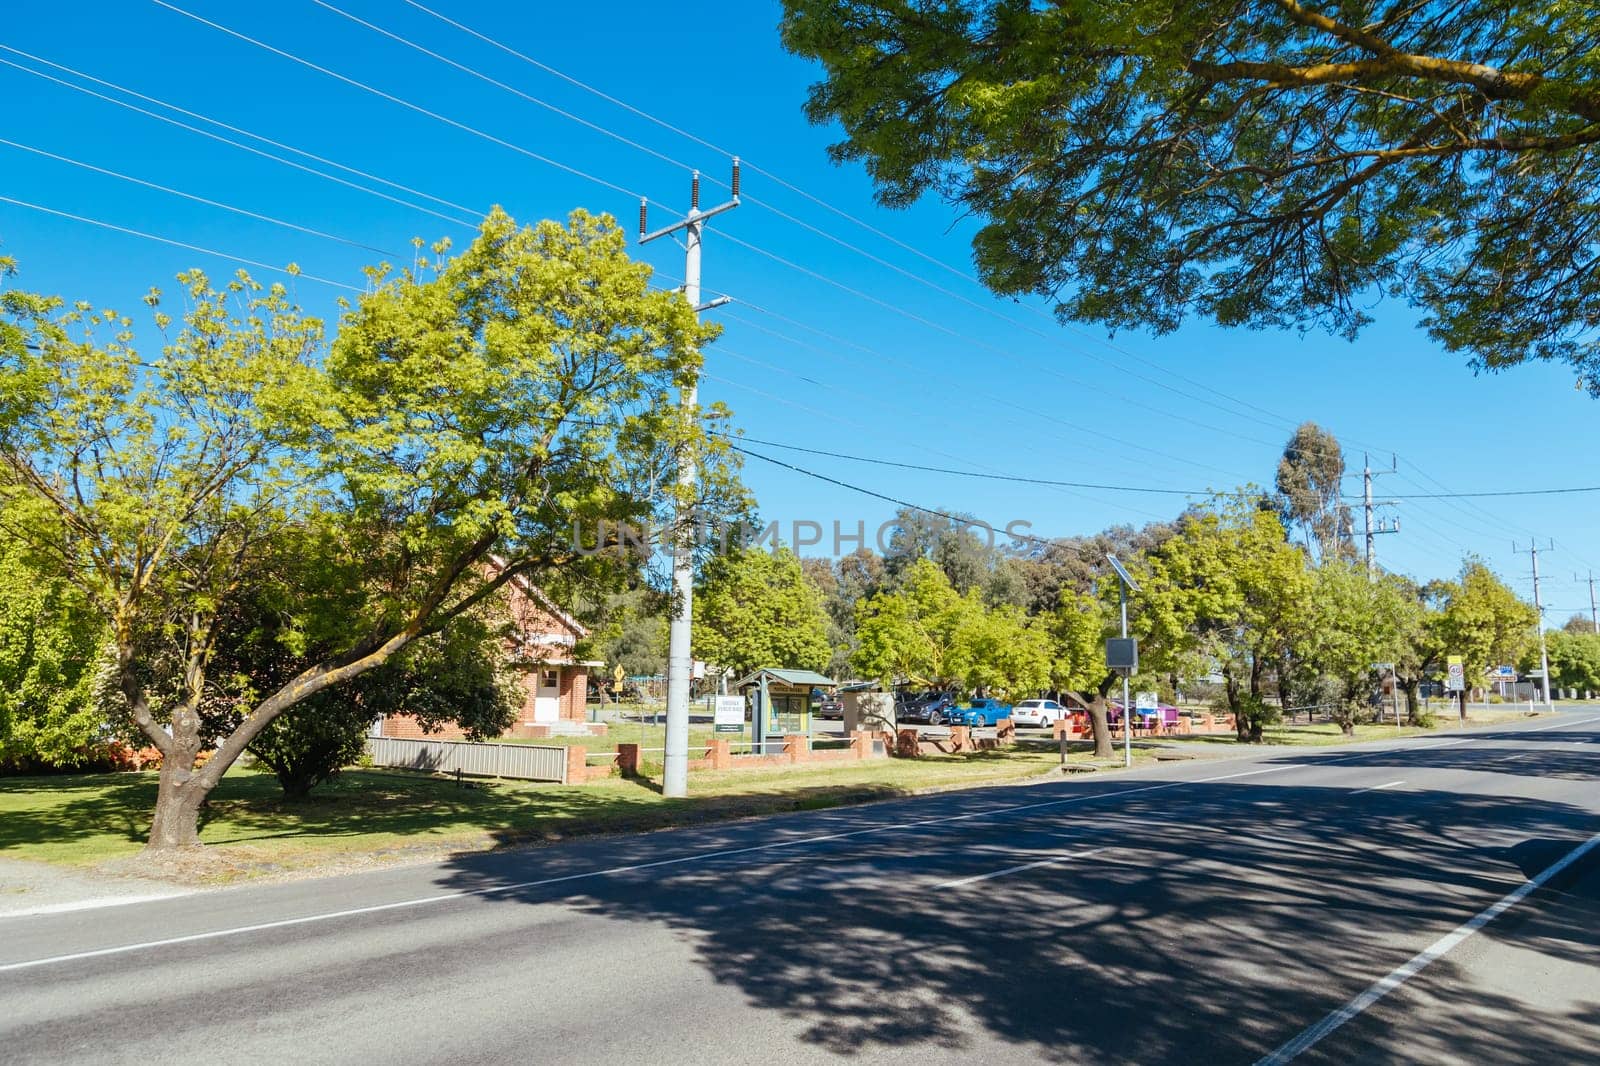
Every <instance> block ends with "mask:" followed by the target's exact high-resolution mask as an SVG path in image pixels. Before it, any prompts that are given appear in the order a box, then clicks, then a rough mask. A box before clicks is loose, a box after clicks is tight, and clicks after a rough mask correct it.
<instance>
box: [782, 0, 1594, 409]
mask: <svg viewBox="0 0 1600 1066" xmlns="http://www.w3.org/2000/svg"><path fill="white" fill-rule="evenodd" d="M784 12H785V14H784V19H783V23H782V33H783V40H784V43H785V44H786V45H787V46H788V48H789V49H790V50H792V51H794V52H796V53H798V54H799V55H801V56H804V57H807V58H810V59H813V60H816V61H818V62H819V63H821V65H822V67H823V72H824V80H823V81H822V82H821V83H819V84H818V85H816V86H814V87H813V89H812V91H811V95H810V99H809V102H808V104H807V112H808V114H809V115H810V117H811V118H812V119H813V120H814V121H816V122H819V123H834V122H837V123H839V124H840V125H841V126H842V127H843V129H844V131H845V135H846V136H845V140H844V141H843V142H842V143H840V144H837V145H835V146H834V147H833V148H832V149H831V153H832V155H833V158H834V159H835V160H837V161H845V160H860V161H862V162H864V163H865V165H866V168H867V170H868V172H869V173H870V175H871V176H872V178H873V180H874V181H875V182H876V184H877V188H878V195H879V198H880V200H882V201H883V202H884V203H886V204H889V205H891V206H904V205H907V204H910V203H912V202H914V201H916V200H917V199H919V198H920V197H922V196H924V195H926V194H928V193H930V192H931V193H934V194H937V195H942V196H943V197H944V198H946V199H947V200H948V201H949V202H951V203H952V204H953V205H955V206H957V207H958V208H959V209H960V210H961V212H962V213H963V214H970V215H972V216H974V217H977V218H979V219H982V220H984V225H983V226H982V228H981V229H980V230H979V231H978V233H977V235H976V237H975V239H974V255H975V259H976V262H977V266H978V270H979V273H980V274H981V276H982V278H983V280H984V281H985V282H986V283H987V284H988V285H989V286H990V287H991V288H992V289H994V290H995V291H996V292H999V293H1003V294H1007V295H1020V294H1023V293H1037V294H1040V295H1043V296H1045V297H1046V298H1049V299H1052V300H1054V301H1056V305H1057V308H1058V311H1059V313H1060V314H1062V315H1063V316H1066V317H1071V318H1077V319H1081V320H1086V321H1092V322H1100V323H1104V324H1106V325H1108V326H1111V327H1114V328H1115V327H1139V328H1152V329H1155V330H1158V331H1167V330H1171V329H1174V328H1176V327H1177V325H1178V323H1179V322H1180V321H1181V320H1182V319H1183V318H1184V316H1186V315H1189V314H1199V315H1204V316H1206V317H1209V318H1212V319H1214V320H1216V321H1217V322H1219V323H1222V324H1224V325H1249V326H1255V327H1262V326H1266V327H1288V328H1300V329H1304V328H1308V327H1323V328H1326V329H1329V330H1331V331H1334V332H1336V333H1338V334H1340V335H1344V336H1354V335H1355V334H1356V332H1357V331H1358V330H1359V329H1360V328H1361V327H1362V326H1363V325H1364V324H1365V323H1366V322H1367V321H1368V320H1369V315H1368V313H1367V311H1366V308H1367V307H1368V305H1369V302H1370V301H1369V300H1368V299H1367V298H1366V297H1365V295H1364V294H1366V293H1369V292H1373V291H1379V292H1383V293H1385V294H1392V295H1395V296H1399V297H1401V298H1403V299H1405V300H1407V301H1408V302H1410V303H1411V304H1413V305H1415V306H1417V307H1418V308H1420V309H1421V311H1422V313H1423V316H1424V317H1423V321H1424V324H1425V325H1426V326H1427V328H1428V330H1429V332H1430V333H1431V334H1432V335H1433V336H1434V337H1435V338H1436V339H1437V340H1438V341H1439V342H1440V343H1442V344H1443V345H1444V346H1445V347H1446V348H1447V349H1449V350H1451V351H1457V352H1462V353H1465V354H1466V355H1467V356H1469V357H1470V358H1471V360H1472V362H1473V364H1474V366H1476V367H1486V368H1490V369H1496V368H1500V367H1504V366H1509V365H1513V364H1517V363H1521V362H1523V361H1525V360H1528V359H1544V360H1559V361H1564V362H1567V363H1570V364H1571V365H1573V366H1575V367H1576V368H1577V369H1578V371H1579V373H1580V375H1581V380H1582V382H1583V383H1584V384H1585V385H1586V386H1587V388H1588V389H1589V390H1590V391H1591V393H1594V394H1596V395H1600V373H1597V370H1600V334H1597V332H1596V330H1595V329H1594V325H1595V322H1594V317H1593V308H1594V306H1595V304H1596V297H1597V295H1600V274H1597V273H1596V272H1595V271H1594V270H1593V259H1594V255H1595V248H1596V244H1597V240H1600V230H1597V228H1596V227H1597V225H1600V224H1597V222H1596V220H1595V219H1596V192H1597V187H1600V166H1597V164H1596V160H1597V149H1596V145H1597V144H1600V59H1597V58H1596V50H1595V49H1594V48H1593V47H1592V44H1591V40H1592V34H1591V29H1592V24H1593V17H1594V14H1593V9H1592V7H1591V6H1590V5H1588V4H1583V3H1573V2H1566V0H1563V2H1557V3H1549V2H1538V3H1535V2H1531V0H1521V2H1517V0H1470V2H1463V3H1452V4H1436V3H1415V4H1393V3H1379V2H1377V0H1342V2H1340V3H1337V4H1327V3H1324V4H1311V3H1307V2H1304V0H1190V2H1186V3H1171V2H1160V3H1158V2H1154V0H1058V2H1054V3H1024V2H1018V0H970V2H964V3H951V4H927V3H920V2H915V0H785V3H784Z"/></svg>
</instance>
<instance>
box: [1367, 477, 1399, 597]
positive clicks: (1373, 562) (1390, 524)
mask: <svg viewBox="0 0 1600 1066" xmlns="http://www.w3.org/2000/svg"><path fill="white" fill-rule="evenodd" d="M1391 463H1394V464H1395V465H1396V466H1398V461H1397V460H1393V459H1391ZM1379 473H1384V471H1379ZM1372 478H1373V473H1372V460H1371V459H1370V458H1369V457H1368V455H1367V453H1366V452H1362V453H1361V501H1362V504H1361V509H1362V511H1363V513H1364V514H1365V516H1366V537H1367V551H1366V557H1367V580H1368V581H1371V580H1372V579H1373V577H1374V576H1375V575H1376V572H1377V565H1378V561H1377V558H1376V556H1375V553H1374V551H1373V548H1374V544H1373V541H1374V538H1375V537H1377V536H1378V534H1380V533H1398V532H1400V520H1399V519H1398V518H1396V519H1393V520H1392V521H1390V520H1380V521H1379V522H1378V523H1377V524H1376V525H1374V524H1373V508H1374V507H1377V506H1378V505H1379V504H1380V503H1393V502H1394V501H1393V500H1380V501H1374V500H1373V498H1372Z"/></svg>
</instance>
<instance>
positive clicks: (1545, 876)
mask: <svg viewBox="0 0 1600 1066" xmlns="http://www.w3.org/2000/svg"><path fill="white" fill-rule="evenodd" d="M1596 847H1600V833H1596V834H1595V835H1594V836H1592V837H1590V838H1589V839H1588V840H1586V841H1584V842H1583V843H1582V844H1579V845H1578V846H1577V847H1575V848H1573V849H1572V850H1571V851H1569V852H1567V853H1566V854H1565V855H1563V856H1562V857H1561V858H1560V859H1559V860H1557V861H1556V862H1555V863H1553V864H1552V865H1550V866H1547V867H1545V868H1544V870H1542V871H1541V872H1540V873H1539V874H1538V875H1537V876H1535V877H1534V878H1533V879H1532V880H1529V881H1524V882H1523V883H1522V884H1520V885H1518V886H1517V887H1516V889H1515V890H1513V891H1512V892H1509V893H1507V894H1506V895H1504V896H1502V897H1501V898H1500V899H1499V900H1497V901H1496V902H1495V903H1494V904H1492V905H1491V906H1489V907H1486V908H1484V909H1483V910H1481V911H1479V912H1478V913H1477V914H1476V915H1474V916H1473V917H1472V918H1470V919H1468V920H1467V921H1465V922H1463V923H1462V924H1460V925H1458V926H1456V928H1455V929H1453V930H1451V931H1450V932H1449V933H1446V934H1445V935H1444V936H1442V937H1440V938H1439V939H1438V940H1435V941H1434V942H1433V943H1432V944H1430V945H1428V947H1426V948H1425V949H1423V950H1422V951H1420V952H1418V953H1417V954H1416V955H1414V956H1412V958H1411V961H1409V962H1407V963H1406V964H1405V965H1404V966H1401V967H1399V968H1397V969H1395V970H1393V971H1392V972H1390V973H1389V975H1388V976H1387V977H1384V978H1383V979H1382V980H1380V981H1376V982H1374V983H1373V985H1372V986H1371V987H1370V988H1368V989H1367V990H1366V991H1365V992H1363V993H1361V994H1360V995H1359V996H1357V997H1356V998H1355V999H1352V1000H1351V1001H1350V1002H1349V1003H1346V1004H1345V1005H1344V1006H1343V1007H1340V1008H1339V1009H1338V1010H1336V1011H1334V1012H1333V1013H1332V1014H1330V1015H1328V1016H1327V1017H1326V1018H1324V1019H1322V1020H1321V1021H1320V1022H1318V1023H1317V1024H1316V1025H1313V1026H1312V1027H1311V1028H1309V1029H1307V1030H1306V1031H1305V1032H1303V1033H1301V1034H1300V1035H1299V1036H1297V1037H1295V1038H1294V1039H1293V1040H1291V1041H1289V1042H1288V1043H1287V1044H1284V1045H1283V1046H1282V1047H1280V1048H1278V1049H1277V1050H1276V1051H1274V1052H1272V1053H1271V1054H1270V1055H1267V1056H1266V1057H1264V1058H1261V1059H1258V1060H1257V1061H1256V1066H1282V1064H1283V1063H1286V1062H1289V1061H1290V1060H1292V1059H1294V1058H1296V1057H1298V1056H1299V1055H1302V1054H1304V1053H1305V1052H1307V1051H1309V1050H1310V1049H1311V1048H1313V1047H1315V1046H1316V1045H1317V1044H1318V1043H1320V1042H1321V1041H1322V1039H1323V1038H1324V1037H1326V1036H1328V1034H1330V1033H1332V1032H1333V1031H1334V1030H1336V1029H1338V1028H1339V1027H1340V1026H1342V1025H1344V1023H1345V1022H1348V1021H1350V1020H1351V1019H1352V1018H1355V1017H1358V1016H1359V1015H1360V1014H1361V1013H1362V1012H1363V1011H1365V1010H1366V1009H1367V1008H1369V1007H1371V1006H1372V1005H1373V1004H1374V1003H1377V1002H1378V1001H1379V1000H1380V999H1382V998H1383V997H1385V996H1387V995H1388V994H1389V993H1390V992H1393V991H1394V990H1395V989H1397V988H1399V987H1400V986H1401V985H1403V984H1405V983H1406V982H1407V981H1409V980H1411V979H1412V978H1413V977H1415V976H1416V975H1417V974H1419V973H1421V972H1422V971H1423V970H1425V969H1427V968H1428V967H1429V966H1431V965H1433V963H1434V962H1436V961H1438V960H1439V959H1440V958H1441V957H1443V956H1444V955H1445V954H1447V953H1448V952H1449V951H1450V950H1451V949H1452V948H1454V947H1455V946H1456V945H1458V944H1460V943H1461V942H1462V941H1463V940H1466V939H1467V938H1468V937H1470V936H1472V935H1473V934H1474V933H1476V932H1477V931H1478V930H1480V929H1482V928H1483V927H1484V926H1486V925H1488V924H1489V923H1490V922H1492V921H1494V920H1495V919H1496V918H1498V917H1500V915H1502V914H1504V913H1505V912H1506V911H1508V910H1510V909H1511V908H1512V907H1515V906H1516V905H1517V904H1518V903H1521V902H1522V901H1523V900H1524V899H1527V898H1528V896H1530V895H1532V894H1533V893H1534V892H1536V891H1538V890H1539V889H1540V888H1542V887H1544V885H1545V883H1546V882H1548V881H1549V880H1550V879H1551V878H1553V877H1555V876H1557V875H1558V874H1560V873H1561V871H1563V870H1565V869H1566V868H1567V867H1569V866H1571V865H1572V864H1573V863H1575V862H1577V861H1578V860H1579V859H1581V858H1583V857H1584V856H1585V855H1587V854H1588V853H1589V852H1591V851H1593V850H1594V849H1595V848H1596Z"/></svg>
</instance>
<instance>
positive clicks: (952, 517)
mask: <svg viewBox="0 0 1600 1066" xmlns="http://www.w3.org/2000/svg"><path fill="white" fill-rule="evenodd" d="M728 447H730V448H732V449H733V450H734V451H736V452H740V453H742V454H744V455H748V456H750V457H751V458H754V459H760V460H762V461H763V462H767V463H771V464H772V465H773V466H781V467H783V468H784V469H785V470H792V471H794V472H795V473H797V474H804V475H805V476H806V477H809V478H815V479H816V480H818V481H825V482H827V483H828V484H830V485H837V486H838V487H839V488H842V489H849V490H850V491H851V492H859V493H861V494H862V495H864V496H871V497H872V498H874V499H878V500H883V501H884V502H885V503H892V504H895V505H896V506H899V507H907V508H910V509H911V510H913V511H920V512H922V513H923V514H931V515H934V516H935V517H937V518H944V519H948V520H949V521H951V522H958V523H962V524H967V523H969V522H971V521H972V519H971V518H970V517H968V516H965V515H956V514H951V513H950V512H949V511H940V510H936V509H935V508H932V507H924V506H922V505H921V504H917V503H912V502H911V501H909V500H902V499H900V498H899V497H898V496H890V495H889V494H887V493H883V492H878V491H876V490H874V489H869V488H865V487H864V486H861V485H854V484H851V483H850V482H848V481H841V480H839V479H838V478H834V477H829V476H828V475H827V474H819V473H817V472H816V471H815V470H807V469H806V468H805V467H803V466H795V465H794V464H793V463H786V462H784V461H783V460H782V459H774V458H773V457H772V456H770V455H762V454H761V453H760V452H755V451H751V450H750V449H749V448H744V447H740V446H739V445H737V444H732V443H730V444H729V445H728ZM989 528H991V529H993V528H995V527H994V526H993V525H990V527H989ZM1006 536H1008V537H1010V538H1011V539H1012V540H1020V541H1027V542H1029V543H1031V544H1037V545H1039V546H1041V547H1045V548H1048V547H1051V546H1052V545H1053V544H1054V541H1051V540H1049V539H1048V538H1045V537H1035V536H1030V535H1028V534H1026V533H1012V532H1009V531H1008V532H1007V533H1006Z"/></svg>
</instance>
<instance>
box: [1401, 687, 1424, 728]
mask: <svg viewBox="0 0 1600 1066" xmlns="http://www.w3.org/2000/svg"><path fill="white" fill-rule="evenodd" d="M1400 687H1401V688H1402V689H1404V690H1405V694H1406V724H1407V725H1421V724H1422V697H1421V696H1420V695H1419V693H1420V692H1421V691H1422V682H1421V681H1420V680H1416V679H1411V680H1406V681H1402V682H1401V683H1400Z"/></svg>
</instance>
